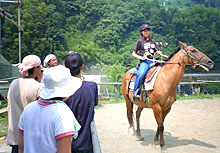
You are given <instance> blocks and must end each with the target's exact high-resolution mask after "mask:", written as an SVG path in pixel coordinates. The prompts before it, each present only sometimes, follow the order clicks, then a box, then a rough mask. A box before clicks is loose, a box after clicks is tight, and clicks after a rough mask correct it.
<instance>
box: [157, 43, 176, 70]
mask: <svg viewBox="0 0 220 153" xmlns="http://www.w3.org/2000/svg"><path fill="white" fill-rule="evenodd" d="M179 50H180V47H178V48H177V49H176V50H175V51H174V52H173V53H172V54H170V55H169V57H167V58H166V59H165V60H164V61H165V62H167V61H169V60H170V59H171V58H172V57H173V56H174V55H175V54H176V53H178V52H179ZM164 64H165V63H162V64H160V63H156V64H155V66H157V65H160V66H163V65H164Z"/></svg>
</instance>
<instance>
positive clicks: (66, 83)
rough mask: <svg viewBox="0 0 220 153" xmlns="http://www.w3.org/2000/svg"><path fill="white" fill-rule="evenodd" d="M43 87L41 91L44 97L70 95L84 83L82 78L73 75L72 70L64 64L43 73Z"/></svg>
mask: <svg viewBox="0 0 220 153" xmlns="http://www.w3.org/2000/svg"><path fill="white" fill-rule="evenodd" d="M42 83H43V87H42V89H41V91H40V95H39V96H40V97H41V98H42V99H51V98H55V97H64V98H65V97H69V96H71V95H72V94H74V93H75V92H76V91H77V90H78V89H79V88H80V87H81V85H82V80H80V78H77V77H73V76H71V74H70V70H69V69H68V68H66V67H64V66H63V65H58V66H56V67H52V68H50V69H48V70H46V71H44V73H43V79H42Z"/></svg>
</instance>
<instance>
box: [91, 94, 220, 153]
mask: <svg viewBox="0 0 220 153" xmlns="http://www.w3.org/2000/svg"><path fill="white" fill-rule="evenodd" d="M95 122H96V127H97V131H98V135H99V141H100V145H101V149H102V153H160V152H161V150H160V148H159V147H155V146H154V145H153V139H154V135H155V132H156V128H157V125H156V121H155V119H154V116H153V112H152V110H151V109H144V110H143V111H142V114H141V118H140V126H141V134H142V136H143V137H144V140H143V141H136V140H135V137H134V136H131V135H129V134H128V125H129V124H128V121H127V115H126V107H125V103H121V104H105V105H102V107H101V108H99V109H96V114H95ZM164 126H165V130H164V138H165V143H166V147H167V151H168V153H219V152H220V143H219V142H220V98H213V99H197V100H183V101H176V102H175V103H174V104H173V106H172V109H171V112H170V113H169V114H168V115H167V117H166V119H165V123H164Z"/></svg>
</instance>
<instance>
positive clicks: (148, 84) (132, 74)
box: [126, 63, 161, 103]
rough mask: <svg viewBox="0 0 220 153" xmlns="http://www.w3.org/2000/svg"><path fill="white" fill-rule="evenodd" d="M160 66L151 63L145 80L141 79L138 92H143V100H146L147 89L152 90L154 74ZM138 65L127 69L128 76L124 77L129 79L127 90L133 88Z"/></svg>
mask: <svg viewBox="0 0 220 153" xmlns="http://www.w3.org/2000/svg"><path fill="white" fill-rule="evenodd" d="M160 68H161V66H155V64H154V63H153V64H152V65H150V67H149V69H148V71H147V74H146V75H145V80H144V81H143V83H142V84H141V86H140V87H139V89H138V90H139V93H140V94H141V93H143V94H144V102H145V103H146V102H147V97H148V96H147V91H150V90H153V86H154V82H155V80H156V76H157V74H158V72H159V70H160ZM138 69H139V66H137V67H135V68H132V69H131V70H130V71H129V74H130V75H129V76H128V78H126V79H127V80H129V83H128V92H129V90H133V89H134V82H135V79H136V75H137V72H138Z"/></svg>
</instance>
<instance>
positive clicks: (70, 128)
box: [19, 100, 80, 153]
mask: <svg viewBox="0 0 220 153" xmlns="http://www.w3.org/2000/svg"><path fill="white" fill-rule="evenodd" d="M79 129H80V125H79V123H78V122H77V121H76V119H75V116H74V115H73V113H72V111H71V110H70V109H69V108H68V106H67V105H66V104H65V103H63V102H61V103H48V104H45V103H41V102H40V101H39V100H38V101H35V102H32V103H30V104H28V105H27V106H26V107H25V109H24V111H23V113H22V114H21V117H20V120H19V131H20V132H23V134H24V153H30V152H31V153H56V152H57V145H56V140H57V139H60V138H62V137H65V136H69V135H72V136H74V137H76V136H77V135H78V132H77V131H79Z"/></svg>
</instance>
